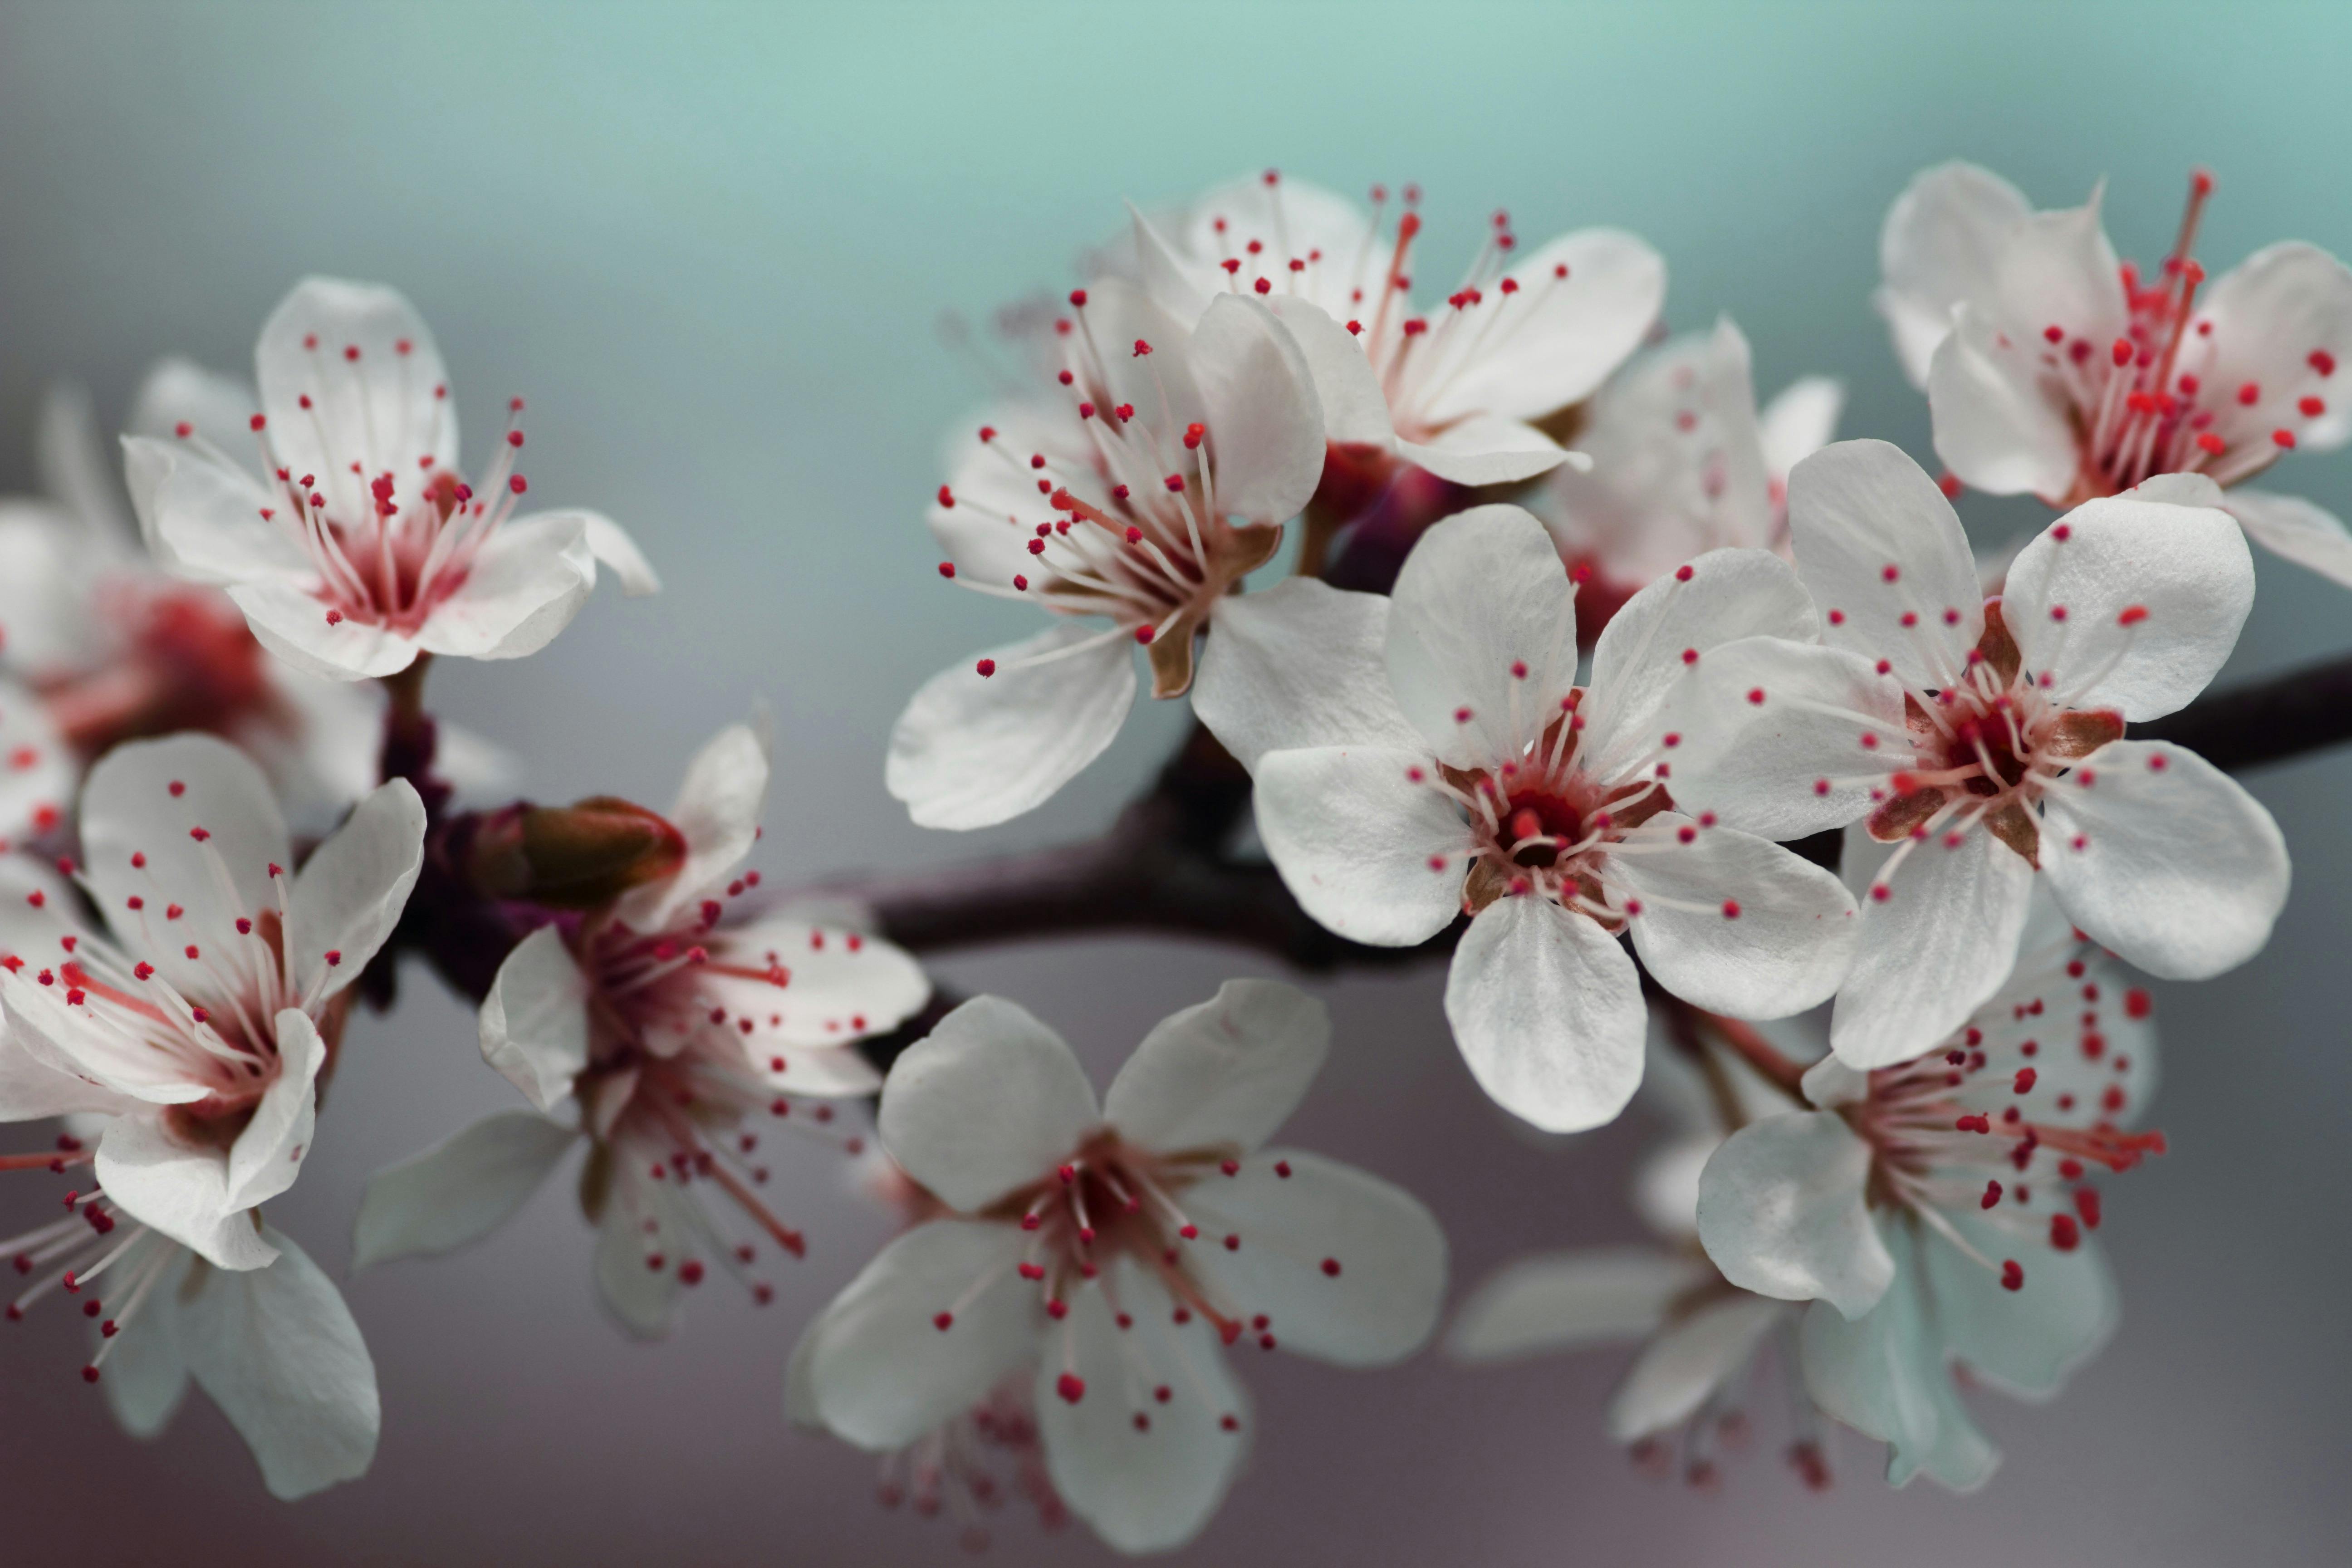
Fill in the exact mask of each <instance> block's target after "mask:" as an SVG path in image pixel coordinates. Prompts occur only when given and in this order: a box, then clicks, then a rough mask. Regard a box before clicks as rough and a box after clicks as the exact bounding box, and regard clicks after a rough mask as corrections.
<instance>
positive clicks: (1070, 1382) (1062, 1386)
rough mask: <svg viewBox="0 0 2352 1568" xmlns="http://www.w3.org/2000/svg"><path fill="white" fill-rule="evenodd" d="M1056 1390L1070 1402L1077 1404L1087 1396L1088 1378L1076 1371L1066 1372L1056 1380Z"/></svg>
mask: <svg viewBox="0 0 2352 1568" xmlns="http://www.w3.org/2000/svg"><path fill="white" fill-rule="evenodd" d="M1054 1392H1055V1393H1056V1394H1060V1395H1061V1396H1062V1397H1063V1398H1064V1399H1065V1400H1066V1401H1068V1402H1069V1403H1070V1404H1072V1405H1076V1403H1077V1402H1078V1401H1079V1400H1081V1399H1084V1398H1085V1397H1086V1396H1087V1380H1086V1379H1085V1378H1082V1377H1080V1376H1079V1375H1078V1374H1077V1373H1074V1372H1066V1373H1063V1374H1062V1375H1061V1376H1060V1377H1058V1378H1056V1379H1055V1380H1054Z"/></svg>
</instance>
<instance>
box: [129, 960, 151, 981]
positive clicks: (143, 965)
mask: <svg viewBox="0 0 2352 1568" xmlns="http://www.w3.org/2000/svg"><path fill="white" fill-rule="evenodd" d="M131 973H132V974H134V975H136V976H137V977H138V978H140V979H142V980H150V979H152V978H153V977H154V974H155V966H154V965H153V964H152V963H147V962H146V961H145V960H143V959H142V960H141V961H140V963H139V967H138V968H136V969H134V970H132V971H131Z"/></svg>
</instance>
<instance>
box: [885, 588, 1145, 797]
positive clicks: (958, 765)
mask: <svg viewBox="0 0 2352 1568" xmlns="http://www.w3.org/2000/svg"><path fill="white" fill-rule="evenodd" d="M1098 636H1099V633H1098V631H1097V628H1095V627H1092V626H1077V625H1073V624H1070V623H1067V622H1064V623H1062V624H1060V625H1057V626H1054V627H1053V628H1051V629H1050V630H1048V631H1045V632H1041V633H1039V634H1038V635H1037V636H1035V637H1031V638H1030V639H1029V640H1028V641H1026V642H1019V643H1014V644H1012V645H1011V646H1010V647H998V648H992V649H990V650H989V651H988V653H987V654H986V655H985V656H984V657H985V658H991V659H993V660H994V661H995V667H996V673H995V674H994V675H992V676H982V675H981V674H979V673H978V672H977V671H976V670H975V668H973V665H972V664H971V663H964V664H958V665H956V666H953V667H952V668H948V669H943V670H941V671H940V673H939V674H937V675H935V676H933V677H931V679H929V680H927V681H925V682H924V683H923V686H922V689H920V690H919V691H917V692H916V693H915V696H914V700H912V701H910V702H908V704H907V710H906V711H905V712H904V713H901V714H900V715H898V724H897V726H896V727H895V728H893V729H892V730H891V731H890V760H889V763H888V765H887V768H886V770H885V771H884V773H883V782H884V784H886V785H887V787H888V789H889V791H890V793H891V795H894V796H896V797H897V798H898V799H899V800H902V801H905V802H906V803H907V814H908V816H911V817H913V818H914V819H915V821H916V823H917V824H919V826H924V827H951V828H971V827H990V826H994V825H996V824H997V823H1000V822H1007V821H1010V820H1011V819H1013V817H1016V816H1020V815H1021V814H1022V813H1023V812H1024V811H1028V810H1030V809H1032V808H1033V807H1035V806H1038V805H1044V804H1045V801H1046V800H1047V799H1049V798H1050V797H1051V796H1052V795H1053V794H1054V792H1055V790H1058V789H1060V788H1061V787H1062V786H1063V785H1064V784H1067V783H1069V782H1070V780H1072V779H1073V778H1076V776H1077V774H1078V772H1079V770H1080V769H1082V768H1084V767H1085V766H1086V765H1087V763H1091V762H1093V761H1094V760H1095V759H1096V758H1097V757H1098V756H1100V755H1102V752H1103V748H1105V747H1106V746H1108V745H1109V744H1110V743H1111V741H1112V740H1113V739H1114V738H1115V737H1116V736H1117V735H1118V727H1119V726H1120V725H1121V724H1122V723H1124V722H1126V721H1127V710H1128V709H1129V708H1130V707H1131V706H1133V705H1134V702H1135V659H1134V658H1133V647H1134V645H1133V644H1132V643H1130V642H1129V641H1128V640H1127V639H1126V638H1124V637H1114V638H1111V639H1109V640H1108V641H1104V642H1098V643H1097V646H1095V647H1090V648H1087V649H1086V650H1085V651H1084V652H1080V653H1074V654H1065V653H1063V652H1062V650H1064V649H1066V648H1074V647H1079V646H1080V645H1081V644H1083V643H1086V642H1087V641H1088V640H1089V639H1090V638H1095V637H1098ZM1047 656H1056V657H1050V658H1049V657H1047ZM1040 659H1042V660H1043V662H1029V661H1035V660H1040Z"/></svg>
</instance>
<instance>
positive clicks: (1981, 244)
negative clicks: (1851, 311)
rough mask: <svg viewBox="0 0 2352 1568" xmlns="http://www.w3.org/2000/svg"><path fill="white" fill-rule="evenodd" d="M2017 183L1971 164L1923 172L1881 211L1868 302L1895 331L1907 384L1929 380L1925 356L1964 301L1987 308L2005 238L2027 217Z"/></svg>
mask: <svg viewBox="0 0 2352 1568" xmlns="http://www.w3.org/2000/svg"><path fill="white" fill-rule="evenodd" d="M2032 212H2033V207H2032V204H2031V203H2029V202H2028V201H2027V200H2026V199H2025V197H2024V196H2023V195H2020V194H2019V192H2018V189H2017V187H2016V186H2014V185H2012V184H2010V183H2009V182H2008V181H2007V180H2004V179H2002V178H2001V177H2000V175H1998V174H1993V173H1991V172H1990V170H1986V169H1980V168H1979V167H1977V166H1976V165H1975V164H1974V163H1939V164H1937V166H1936V167H1934V168H1932V169H1928V170H1926V171H1924V172H1923V173H1921V174H1919V175H1918V176H1917V177H1916V178H1915V179H1914V180H1913V181H1912V182H1911V184H1909V185H1907V186H1906V187H1905V189H1904V192H1903V194H1902V195H1900V196H1898V197H1896V198H1895V205H1893V206H1892V207H1889V208H1888V209H1887V213H1886V223H1885V226H1884V227H1883V228H1881V229H1880V230H1879V234H1878V268H1879V273H1880V275H1881V276H1882V277H1883V278H1884V279H1885V285H1884V286H1883V287H1882V288H1880V289H1879V290H1878V292H1877V294H1876V296H1875V297H1874V300H1873V301H1872V302H1873V303H1874V304H1875V305H1876V306H1877V307H1878V310H1879V313H1880V314H1881V315H1883V316H1885V318H1886V324H1887V325H1888V326H1889V327H1890V328H1892V329H1893V330H1894V333H1895V357H1896V358H1898V359H1900V360H1901V361H1902V362H1903V372H1904V374H1906V375H1908V376H1909V377H1910V378H1911V384H1912V385H1914V386H1916V387H1918V388H1920V389H1922V390H1923V391H1924V390H1925V389H1926V387H1927V360H1928V356H1929V355H1931V354H1933V353H1935V352H1936V345H1937V343H1939V342H1942V341H1943V339H1944V334H1945V333H1946V332H1947V331H1949V330H1950V327H1951V312H1952V307H1953V306H1954V305H1957V304H1958V303H1960V302H1961V301H1963V300H1966V301H1969V303H1972V304H1978V305H1990V304H1991V303H1992V301H1993V300H1994V298H1995V291H1996V289H1997V286H1998V285H1997V281H1996V279H1998V277H1999V273H2000V259H2001V257H2002V255H2003V253H2004V252H2006V251H2007V249H2008V247H2009V242H2010V241H2011V238H2013V237H2015V235H2016V233H2017V231H2018V230H2019V229H2020V228H2021V227H2023V226H2024V225H2025V220H2026V219H2027V218H2028V217H2029V216H2032Z"/></svg>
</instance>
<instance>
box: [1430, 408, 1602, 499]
mask: <svg viewBox="0 0 2352 1568" xmlns="http://www.w3.org/2000/svg"><path fill="white" fill-rule="evenodd" d="M1396 451H1397V456H1398V457H1400V458H1403V459H1404V460H1405V461H1407V462H1409V463H1412V464H1415V465H1417V466H1419V467H1421V468H1426V469H1428V470H1429V471H1430V472H1431V473H1433V474H1435V475H1436V476H1437V477H1438V478H1439V479H1447V480H1451V481H1452V482H1453V483H1454V484H1457V485H1469V486H1472V487H1474V488H1475V487H1476V486H1479V485H1513V484H1517V483H1518V482H1519V481H1520V480H1522V479H1534V478H1535V477H1536V476H1538V474H1548V473H1549V472H1551V471H1552V470H1553V469H1554V468H1559V466H1560V465H1561V464H1563V463H1565V464H1569V465H1571V466H1573V467H1575V468H1580V469H1584V468H1591V466H1592V459H1591V458H1589V457H1587V456H1585V455H1584V454H1583V453H1581V452H1570V451H1566V450H1563V449H1562V448H1561V447H1560V445H1559V442H1557V441H1554V440H1553V439H1552V438H1551V437H1549V436H1547V435H1545V434H1544V433H1543V432H1542V431H1540V430H1538V429H1537V428H1536V427H1535V426H1532V425H1528V424H1524V423H1522V422H1521V421H1519V420H1517V419H1507V418H1505V417H1504V416H1501V415H1499V414H1472V415H1466V416H1464V417H1463V418H1461V419H1459V420H1456V421H1455V422H1454V423H1453V424H1451V425H1448V426H1446V427H1445V428H1444V429H1443V430H1440V431H1439V432H1437V433H1436V434H1435V435H1433V436H1432V437H1429V439H1427V440H1426V441H1400V442H1398V443H1397V445H1396Z"/></svg>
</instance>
